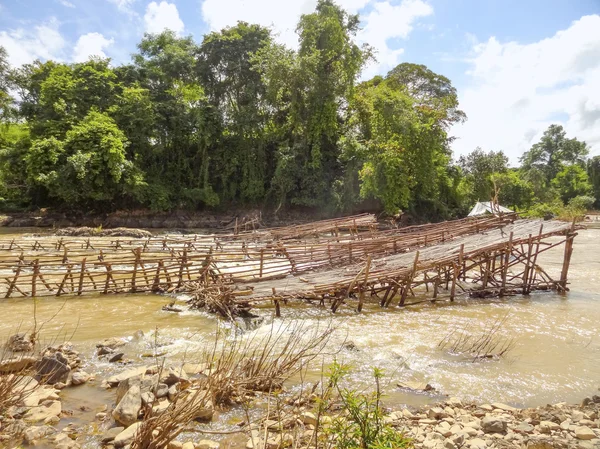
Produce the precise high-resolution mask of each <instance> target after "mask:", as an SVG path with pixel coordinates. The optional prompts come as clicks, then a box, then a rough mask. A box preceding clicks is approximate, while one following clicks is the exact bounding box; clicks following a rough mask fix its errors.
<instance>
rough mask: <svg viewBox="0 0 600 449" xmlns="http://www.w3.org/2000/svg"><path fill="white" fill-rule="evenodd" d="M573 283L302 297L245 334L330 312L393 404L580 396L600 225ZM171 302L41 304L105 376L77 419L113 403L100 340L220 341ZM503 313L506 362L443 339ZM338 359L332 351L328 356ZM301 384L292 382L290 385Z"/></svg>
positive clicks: (581, 251)
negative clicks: (383, 299)
mask: <svg viewBox="0 0 600 449" xmlns="http://www.w3.org/2000/svg"><path fill="white" fill-rule="evenodd" d="M562 260H563V247H562V246H561V247H558V248H555V249H553V250H551V251H548V252H546V253H543V254H542V255H540V257H539V259H538V263H539V264H540V265H541V266H543V267H544V269H546V271H548V272H549V273H550V274H551V275H552V274H554V275H557V274H558V273H559V272H560V268H561V265H562ZM557 277H558V276H557ZM569 281H570V289H571V291H570V292H569V293H567V294H557V293H554V292H551V293H549V292H540V293H534V294H531V295H530V296H512V297H506V298H503V299H498V298H496V299H487V300H475V299H460V300H457V301H455V302H454V303H436V304H431V303H423V304H421V305H418V306H411V307H408V308H404V309H385V310H383V309H380V308H379V307H378V306H374V305H373V306H369V307H367V308H366V309H365V310H363V312H362V313H360V314H358V313H355V312H353V311H350V310H345V311H344V310H342V311H341V313H338V314H336V315H334V316H333V317H331V315H330V313H329V312H328V311H327V310H323V309H319V308H317V307H315V306H309V305H298V306H294V307H283V309H282V318H281V319H275V322H273V320H274V318H273V311H272V310H271V309H259V311H258V313H259V314H260V315H263V316H264V317H265V320H264V322H263V324H262V325H260V326H258V327H256V328H255V329H252V330H246V331H245V332H244V336H245V338H252V337H256V336H260V335H263V334H264V335H266V334H267V333H268V332H269V330H270V329H271V326H270V324H273V326H279V325H280V324H281V323H283V324H284V325H285V323H289V322H290V321H302V322H303V323H305V324H306V325H307V326H309V327H315V326H317V325H319V323H322V322H323V321H327V322H329V320H331V324H332V325H333V326H334V327H335V328H336V330H335V332H334V334H333V336H332V338H331V340H330V342H329V343H328V345H329V347H331V348H332V349H337V348H339V347H340V346H341V345H342V344H343V343H344V342H345V341H346V342H348V341H351V342H352V344H353V346H354V348H353V349H342V350H341V351H339V352H338V353H337V355H336V357H337V358H338V359H339V360H341V361H343V362H345V363H348V364H350V365H351V366H352V368H353V370H352V374H351V381H352V382H353V383H355V384H356V385H359V386H365V387H367V386H368V385H370V384H371V383H372V382H371V377H370V376H371V372H372V368H373V367H379V368H382V369H384V371H385V379H386V382H385V384H386V385H387V386H386V387H385V393H386V394H387V398H386V401H387V403H389V404H390V405H400V404H408V405H420V404H423V403H427V402H433V401H435V400H437V399H439V396H435V395H427V394H414V393H413V394H411V393H407V392H406V391H405V390H401V389H399V388H397V387H396V384H397V382H399V381H420V382H427V383H429V384H431V385H432V386H434V387H435V388H436V389H437V391H438V392H439V393H441V394H446V395H450V396H457V397H460V398H463V399H474V400H477V401H483V402H494V401H500V402H506V403H509V404H513V405H517V406H537V405H543V404H546V403H555V402H559V401H567V402H579V401H580V400H581V399H582V398H583V397H585V396H588V395H591V394H597V391H598V388H599V387H600V335H599V334H600V332H599V331H600V229H588V230H582V231H580V232H579V235H578V236H577V237H576V239H575V247H574V253H573V258H572V262H571V269H570V276H569ZM170 301H171V298H167V297H164V296H157V295H151V294H144V295H134V294H130V295H114V296H84V297H75V298H73V297H71V298H43V299H39V300H38V301H37V304H36V307H37V320H38V324H39V323H44V322H45V324H44V325H43V329H42V332H41V336H42V339H43V340H44V341H45V342H49V343H50V342H53V341H57V342H62V341H65V340H70V341H72V342H73V343H74V345H75V347H76V349H78V350H79V351H81V352H82V354H83V356H84V357H85V360H86V361H85V366H84V369H85V370H86V371H88V372H90V373H97V378H98V380H97V381H96V382H95V383H92V384H89V385H87V386H85V387H83V388H80V387H78V388H70V389H66V390H64V391H63V393H62V394H61V396H62V397H63V408H71V409H78V408H79V407H80V406H81V405H87V406H88V407H89V410H88V411H87V412H80V413H79V414H78V413H77V412H75V413H74V418H73V420H75V421H78V420H81V421H85V420H86V419H88V418H89V419H90V420H92V419H93V416H94V414H95V413H96V411H98V410H99V407H100V405H101V404H102V403H107V402H110V397H109V396H107V393H106V392H102V390H101V389H100V387H99V384H100V382H99V380H100V379H101V378H103V377H105V376H108V375H110V374H112V373H113V372H115V370H116V369H117V368H116V367H115V366H114V365H112V364H109V363H107V362H105V361H100V360H98V359H97V358H96V357H95V356H94V355H93V354H94V346H95V343H97V342H98V341H100V340H102V339H104V338H107V337H125V338H128V339H129V340H130V341H131V343H130V344H128V345H126V346H125V347H124V352H125V353H126V356H127V357H128V358H129V359H131V360H132V361H133V363H134V364H148V365H150V364H151V363H152V361H151V360H150V361H149V359H147V358H144V357H142V355H147V353H152V351H153V348H155V347H156V344H158V345H159V349H158V351H159V352H161V353H166V354H167V356H168V357H170V358H173V359H179V360H181V359H183V358H185V359H186V360H191V361H193V358H194V354H197V351H198V350H200V349H201V348H204V347H206V345H208V344H210V342H211V341H212V338H213V335H214V333H215V330H216V328H217V318H216V317H214V316H212V315H208V314H206V313H203V312H197V311H194V312H190V311H186V312H183V313H179V314H178V313H171V312H164V311H162V310H161V307H162V306H163V305H164V304H166V303H168V302H170ZM33 308H34V302H33V301H32V300H31V299H3V300H0V316H1V317H2V319H1V320H0V338H2V339H5V338H6V337H7V336H9V335H11V334H14V333H15V332H17V331H21V332H23V331H28V330H29V329H31V327H32V325H33V319H32V316H33ZM55 315H56V316H55ZM504 317H505V318H506V322H505V323H504V324H503V326H502V328H501V330H500V334H501V335H502V336H503V337H506V338H513V339H514V342H515V346H514V349H513V350H512V351H511V352H509V353H508V354H507V356H506V357H504V358H500V359H491V360H483V361H476V362H473V361H472V360H471V359H465V358H463V357H459V356H456V355H451V354H449V353H447V352H444V351H442V350H440V349H439V347H438V343H439V342H440V341H441V340H442V339H443V337H444V336H445V335H447V334H448V333H449V332H451V331H452V330H453V329H457V328H466V329H468V330H469V331H470V332H473V333H477V332H480V331H481V332H483V331H484V330H485V329H488V328H489V327H490V326H492V325H493V324H494V323H495V322H496V321H497V320H499V319H503V318H504ZM51 318H52V319H51ZM48 320H50V321H48ZM46 321H48V322H46ZM221 326H225V327H227V326H230V325H227V324H222V325H221ZM140 330H141V331H142V332H143V334H144V335H143V336H140V333H139V332H138V331H140ZM156 330H158V335H156V334H155V332H156ZM232 332H233V331H232ZM330 361H331V357H330V356H327V357H326V358H325V360H324V362H325V363H328V362H330ZM322 363H323V360H318V361H316V363H315V366H313V368H312V370H311V371H310V372H309V373H308V378H309V380H315V379H318V378H319V376H320V374H319V372H320V370H319V368H320V366H322ZM118 369H121V370H122V369H124V368H122V367H119V368H118ZM298 381H299V379H298V378H296V379H292V381H291V382H290V384H291V386H292V387H293V385H294V384H295V383H297V382H298ZM110 405H111V404H110V403H109V406H110Z"/></svg>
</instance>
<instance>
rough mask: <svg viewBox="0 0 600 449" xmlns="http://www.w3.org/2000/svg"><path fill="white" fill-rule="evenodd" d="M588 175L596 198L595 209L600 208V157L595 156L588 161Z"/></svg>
mask: <svg viewBox="0 0 600 449" xmlns="http://www.w3.org/2000/svg"><path fill="white" fill-rule="evenodd" d="M587 173H588V178H589V181H590V183H591V184H592V191H593V194H594V197H595V198H596V203H595V207H597V208H599V207H600V156H594V157H593V158H591V159H590V160H589V161H588V165H587Z"/></svg>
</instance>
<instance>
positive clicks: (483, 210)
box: [469, 201, 513, 217]
mask: <svg viewBox="0 0 600 449" xmlns="http://www.w3.org/2000/svg"><path fill="white" fill-rule="evenodd" d="M512 212H513V211H512V210H510V209H509V208H507V207H504V206H500V205H499V204H492V203H491V202H490V201H487V202H485V203H477V204H475V206H473V209H471V212H469V217H475V216H477V215H485V214H493V215H496V214H499V213H503V214H510V213H512Z"/></svg>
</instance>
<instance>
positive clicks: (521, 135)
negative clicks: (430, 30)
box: [453, 15, 600, 162]
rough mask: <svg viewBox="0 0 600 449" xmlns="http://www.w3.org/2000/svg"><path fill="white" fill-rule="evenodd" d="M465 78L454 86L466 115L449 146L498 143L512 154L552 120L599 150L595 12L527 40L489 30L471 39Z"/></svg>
mask: <svg viewBox="0 0 600 449" xmlns="http://www.w3.org/2000/svg"><path fill="white" fill-rule="evenodd" d="M473 51H474V57H473V58H472V59H470V60H469V63H470V66H471V68H470V70H469V71H468V72H467V74H468V75H469V77H470V81H469V82H470V86H469V87H467V88H465V89H463V90H461V89H459V100H460V104H461V108H462V109H463V110H464V111H465V112H466V113H467V116H468V118H469V119H468V121H467V122H466V123H465V124H463V125H459V126H457V127H456V128H455V129H454V130H453V131H454V134H455V135H456V136H457V137H459V139H458V140H457V141H456V142H455V144H454V149H455V150H456V151H457V153H459V154H464V153H467V152H469V151H471V150H473V149H474V148H475V147H476V146H481V147H483V148H484V149H486V150H503V151H505V152H506V153H507V154H508V155H509V157H510V158H511V160H512V161H513V162H516V161H517V159H518V157H519V156H521V154H522V153H523V152H524V151H526V150H528V149H529V148H530V147H531V145H532V144H533V143H535V142H536V141H537V140H538V139H539V137H540V136H541V134H542V133H543V131H544V130H545V129H546V128H547V127H548V125H550V124H552V123H558V124H562V125H563V126H564V127H565V130H566V131H567V135H568V136H570V137H578V138H579V139H580V140H585V141H587V142H588V144H590V146H592V147H593V150H594V152H596V153H598V152H599V151H600V16H599V15H592V16H585V17H582V18H581V19H579V20H577V21H575V22H573V23H572V24H571V26H570V27H569V28H567V29H565V30H562V31H559V32H557V33H556V34H555V35H554V36H552V37H549V38H547V39H543V40H540V41H539V42H534V43H530V44H519V43H517V42H507V43H501V42H499V41H498V40H497V39H496V38H495V37H491V38H489V39H488V40H487V42H483V43H479V44H476V45H475V46H474V47H473Z"/></svg>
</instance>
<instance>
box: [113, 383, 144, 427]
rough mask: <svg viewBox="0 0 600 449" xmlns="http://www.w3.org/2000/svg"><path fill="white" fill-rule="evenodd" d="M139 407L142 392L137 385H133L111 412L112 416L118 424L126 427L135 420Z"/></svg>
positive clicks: (140, 406) (140, 405)
mask: <svg viewBox="0 0 600 449" xmlns="http://www.w3.org/2000/svg"><path fill="white" fill-rule="evenodd" d="M141 408H142V392H141V390H140V387H139V386H138V385H134V386H132V387H131V388H130V389H129V391H128V392H127V393H126V394H125V396H123V399H121V401H120V402H119V403H118V404H117V406H116V407H115V409H114V410H113V412H112V417H113V418H114V419H115V421H117V422H118V423H119V424H122V425H123V426H125V427H128V426H131V425H132V424H133V423H135V422H136V421H137V418H138V414H139V412H140V409H141Z"/></svg>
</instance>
